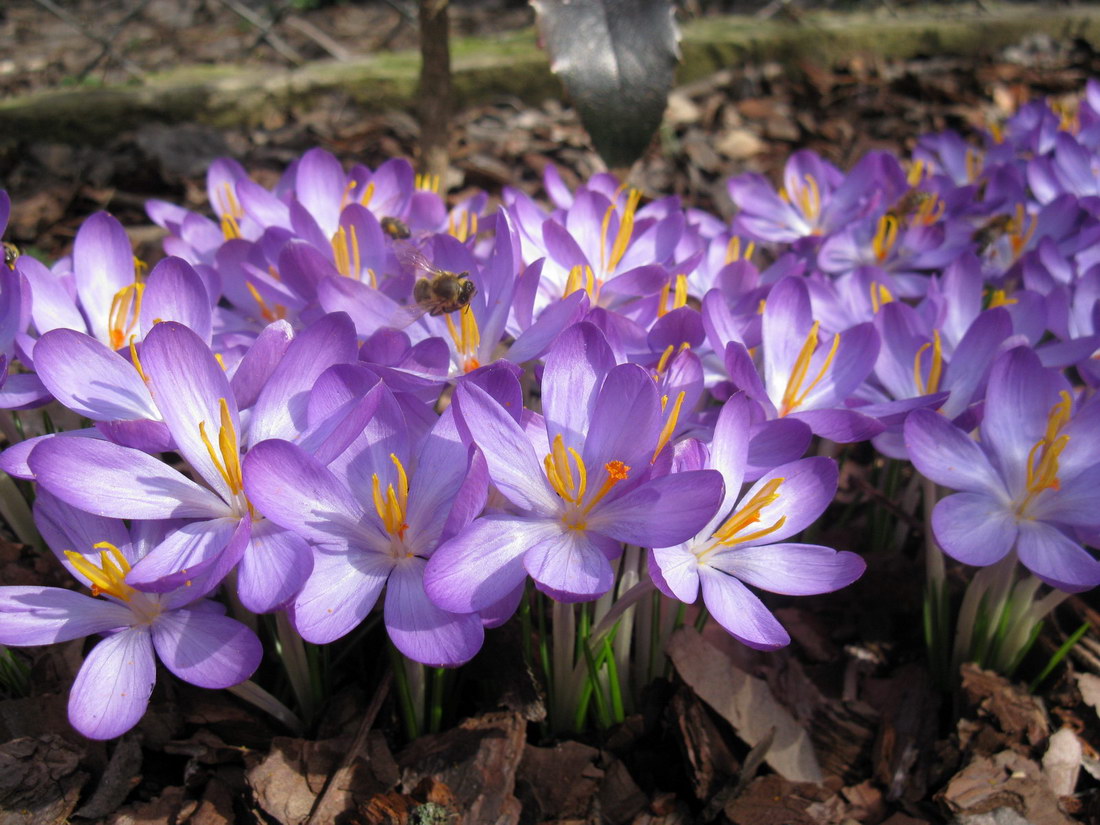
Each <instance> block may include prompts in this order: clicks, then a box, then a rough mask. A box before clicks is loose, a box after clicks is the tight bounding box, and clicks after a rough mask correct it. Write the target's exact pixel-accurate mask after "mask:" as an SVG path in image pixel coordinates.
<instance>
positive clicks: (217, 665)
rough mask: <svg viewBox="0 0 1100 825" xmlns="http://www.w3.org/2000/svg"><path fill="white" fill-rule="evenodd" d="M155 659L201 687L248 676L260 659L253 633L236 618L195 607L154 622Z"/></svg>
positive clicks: (237, 681)
mask: <svg viewBox="0 0 1100 825" xmlns="http://www.w3.org/2000/svg"><path fill="white" fill-rule="evenodd" d="M152 633H153V646H154V647H155V648H156V651H157V656H159V657H160V660H161V661H162V662H164V666H165V667H167V668H168V669H169V670H170V671H172V673H174V674H175V675H176V676H178V677H180V678H181V679H183V681H185V682H190V683H191V684H192V685H198V686H199V687H204V688H227V687H230V686H232V685H237V684H240V683H241V682H243V681H244V680H245V679H247V678H248V677H249V676H251V675H252V674H253V673H254V672H255V671H256V668H257V667H259V664H260V659H262V658H263V653H264V651H263V646H262V645H261V644H260V640H259V639H257V638H256V634H255V633H253V632H252V631H251V630H249V629H248V628H247V627H245V626H244V625H243V624H241V623H240V622H238V621H236V620H235V619H230V618H229V617H228V616H220V615H218V614H217V613H213V612H211V611H208V610H204V609H201V608H200V607H199V606H198V605H196V607H195V608H194V609H189V608H180V609H177V610H170V611H168V612H165V613H162V614H161V615H160V616H158V617H157V619H156V621H154V622H153V628H152Z"/></svg>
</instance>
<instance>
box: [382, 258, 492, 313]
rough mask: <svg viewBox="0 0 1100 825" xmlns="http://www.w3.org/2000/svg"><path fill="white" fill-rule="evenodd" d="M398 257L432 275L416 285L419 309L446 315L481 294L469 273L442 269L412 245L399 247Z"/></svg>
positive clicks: (416, 299)
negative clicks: (478, 292)
mask: <svg viewBox="0 0 1100 825" xmlns="http://www.w3.org/2000/svg"><path fill="white" fill-rule="evenodd" d="M397 257H398V259H400V261H401V263H403V264H404V265H405V266H408V267H410V268H412V269H415V270H418V271H421V272H424V273H427V274H428V275H429V276H431V277H427V278H420V279H419V280H417V282H416V283H415V284H414V285H413V300H414V301H415V302H416V306H417V308H418V309H419V310H421V311H423V312H427V313H428V314H429V315H433V316H434V315H444V314H446V313H449V312H458V311H459V310H460V309H465V308H466V307H467V306H469V305H470V299H472V298H473V297H474V295H475V294H477V287H476V286H474V282H473V281H470V280H467V279H468V278H469V277H470V273H469V272H448V271H447V270H445V269H440V268H439V267H437V266H435V265H434V264H433V263H432V262H431V261H429V260H428V259H427V258H425V257H424V254H423V253H422V252H421V251H420V250H419V249H417V248H416V247H415V246H412V245H411V244H402V245H401V246H400V247H399V248H398V250H397Z"/></svg>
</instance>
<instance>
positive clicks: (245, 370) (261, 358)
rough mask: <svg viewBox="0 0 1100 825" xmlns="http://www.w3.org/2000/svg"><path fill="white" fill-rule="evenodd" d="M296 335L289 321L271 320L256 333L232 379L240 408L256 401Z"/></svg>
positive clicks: (242, 408) (234, 393) (246, 407)
mask: <svg viewBox="0 0 1100 825" xmlns="http://www.w3.org/2000/svg"><path fill="white" fill-rule="evenodd" d="M293 337H294V330H293V328H292V327H291V326H290V324H288V323H287V322H286V321H275V322H274V323H271V324H268V325H267V326H266V327H264V328H263V329H262V330H261V331H260V334H259V335H258V336H256V340H255V341H253V342H252V346H250V347H249V348H248V352H246V353H245V354H244V357H243V358H242V359H241V361H240V363H239V364H238V365H237V369H236V371H235V372H234V373H233V379H232V380H231V381H230V382H229V383H230V386H231V387H232V389H233V395H234V396H235V397H236V399H237V409H238V410H247V409H248V408H249V407H251V406H252V405H253V404H255V403H256V399H257V397H259V395H260V390H262V389H263V387H264V384H266V383H267V380H268V379H269V378H270V377H271V374H272V373H273V372H274V371H275V367H276V366H278V364H279V362H280V361H281V360H282V358H283V355H284V353H286V349H287V347H289V346H290V341H291V339H292V338H293Z"/></svg>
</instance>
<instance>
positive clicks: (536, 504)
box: [453, 382, 560, 613]
mask: <svg viewBox="0 0 1100 825" xmlns="http://www.w3.org/2000/svg"><path fill="white" fill-rule="evenodd" d="M453 401H454V404H455V408H456V409H457V411H458V414H459V416H461V418H462V420H463V423H464V426H466V427H467V428H468V430H469V432H470V433H471V434H472V435H473V437H474V439H475V440H476V441H477V445H478V447H480V448H481V451H482V453H483V455H484V456H485V461H486V463H487V464H488V466H489V476H490V477H491V478H492V480H493V483H494V484H495V485H496V486H497V489H499V490H500V492H501V493H503V494H504V496H505V497H506V498H507V499H508V500H509V501H511V502H512V503H513V504H515V505H516V506H518V507H521V508H523V509H524V510H534V511H537V512H541V513H553V512H555V511H556V510H557V508H558V504H559V502H560V499H558V497H557V496H556V495H555V494H554V493H553V491H552V490H551V489H550V485H549V483H548V482H547V481H546V470H545V468H544V467H543V465H542V463H541V462H539V460H538V459H537V458H536V457H535V451H534V448H533V447H532V446H531V441H530V440H529V439H528V438H527V436H526V435H525V434H524V432H523V430H521V429H520V427H519V425H518V424H516V422H515V421H514V420H513V419H512V417H511V416H510V415H509V414H508V413H507V412H506V411H505V409H504V408H503V407H502V406H500V404H498V403H497V402H496V401H494V400H493V399H492V398H491V397H490V396H489V394H488V393H487V392H485V390H483V389H481V388H480V387H478V386H476V385H474V384H472V383H469V382H462V383H460V384H459V385H458V388H457V389H456V390H455V394H454V399H453ZM473 609H474V610H476V609H477V608H473ZM455 612H459V613H461V612H471V611H461V610H459V611H455Z"/></svg>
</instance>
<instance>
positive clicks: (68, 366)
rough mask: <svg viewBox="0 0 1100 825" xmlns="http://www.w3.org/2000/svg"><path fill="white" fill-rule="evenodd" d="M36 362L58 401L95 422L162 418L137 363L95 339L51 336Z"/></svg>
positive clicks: (61, 333)
mask: <svg viewBox="0 0 1100 825" xmlns="http://www.w3.org/2000/svg"><path fill="white" fill-rule="evenodd" d="M34 363H35V369H36V370H37V372H38V377H39V378H41V379H42V383H43V384H45V385H46V388H47V389H48V390H49V391H50V392H51V393H52V394H53V397H54V398H56V399H57V400H58V401H60V402H61V403H62V404H64V405H65V406H66V407H68V408H69V409H70V410H73V411H74V412H76V413H79V414H80V415H83V416H85V417H87V418H90V419H92V420H93V421H113V420H115V419H119V418H124V419H132V418H160V414H159V413H158V412H157V408H156V406H155V405H154V404H153V398H152V396H151V395H149V389H148V388H147V387H146V386H145V382H144V381H142V380H141V376H140V375H138V372H137V370H135V369H134V366H133V364H131V363H130V362H129V361H127V360H126V359H125V358H123V357H122V356H121V355H119V354H118V353H117V352H115V351H114V350H112V349H110V348H108V347H107V346H106V345H105V344H102V343H100V342H99V341H97V340H96V339H95V338H92V337H91V336H90V335H85V334H84V333H83V332H77V331H76V330H71V329H55V330H53V331H52V332H47V333H46V334H45V335H43V336H42V337H41V338H40V339H39V340H38V343H37V344H35V347H34Z"/></svg>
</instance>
